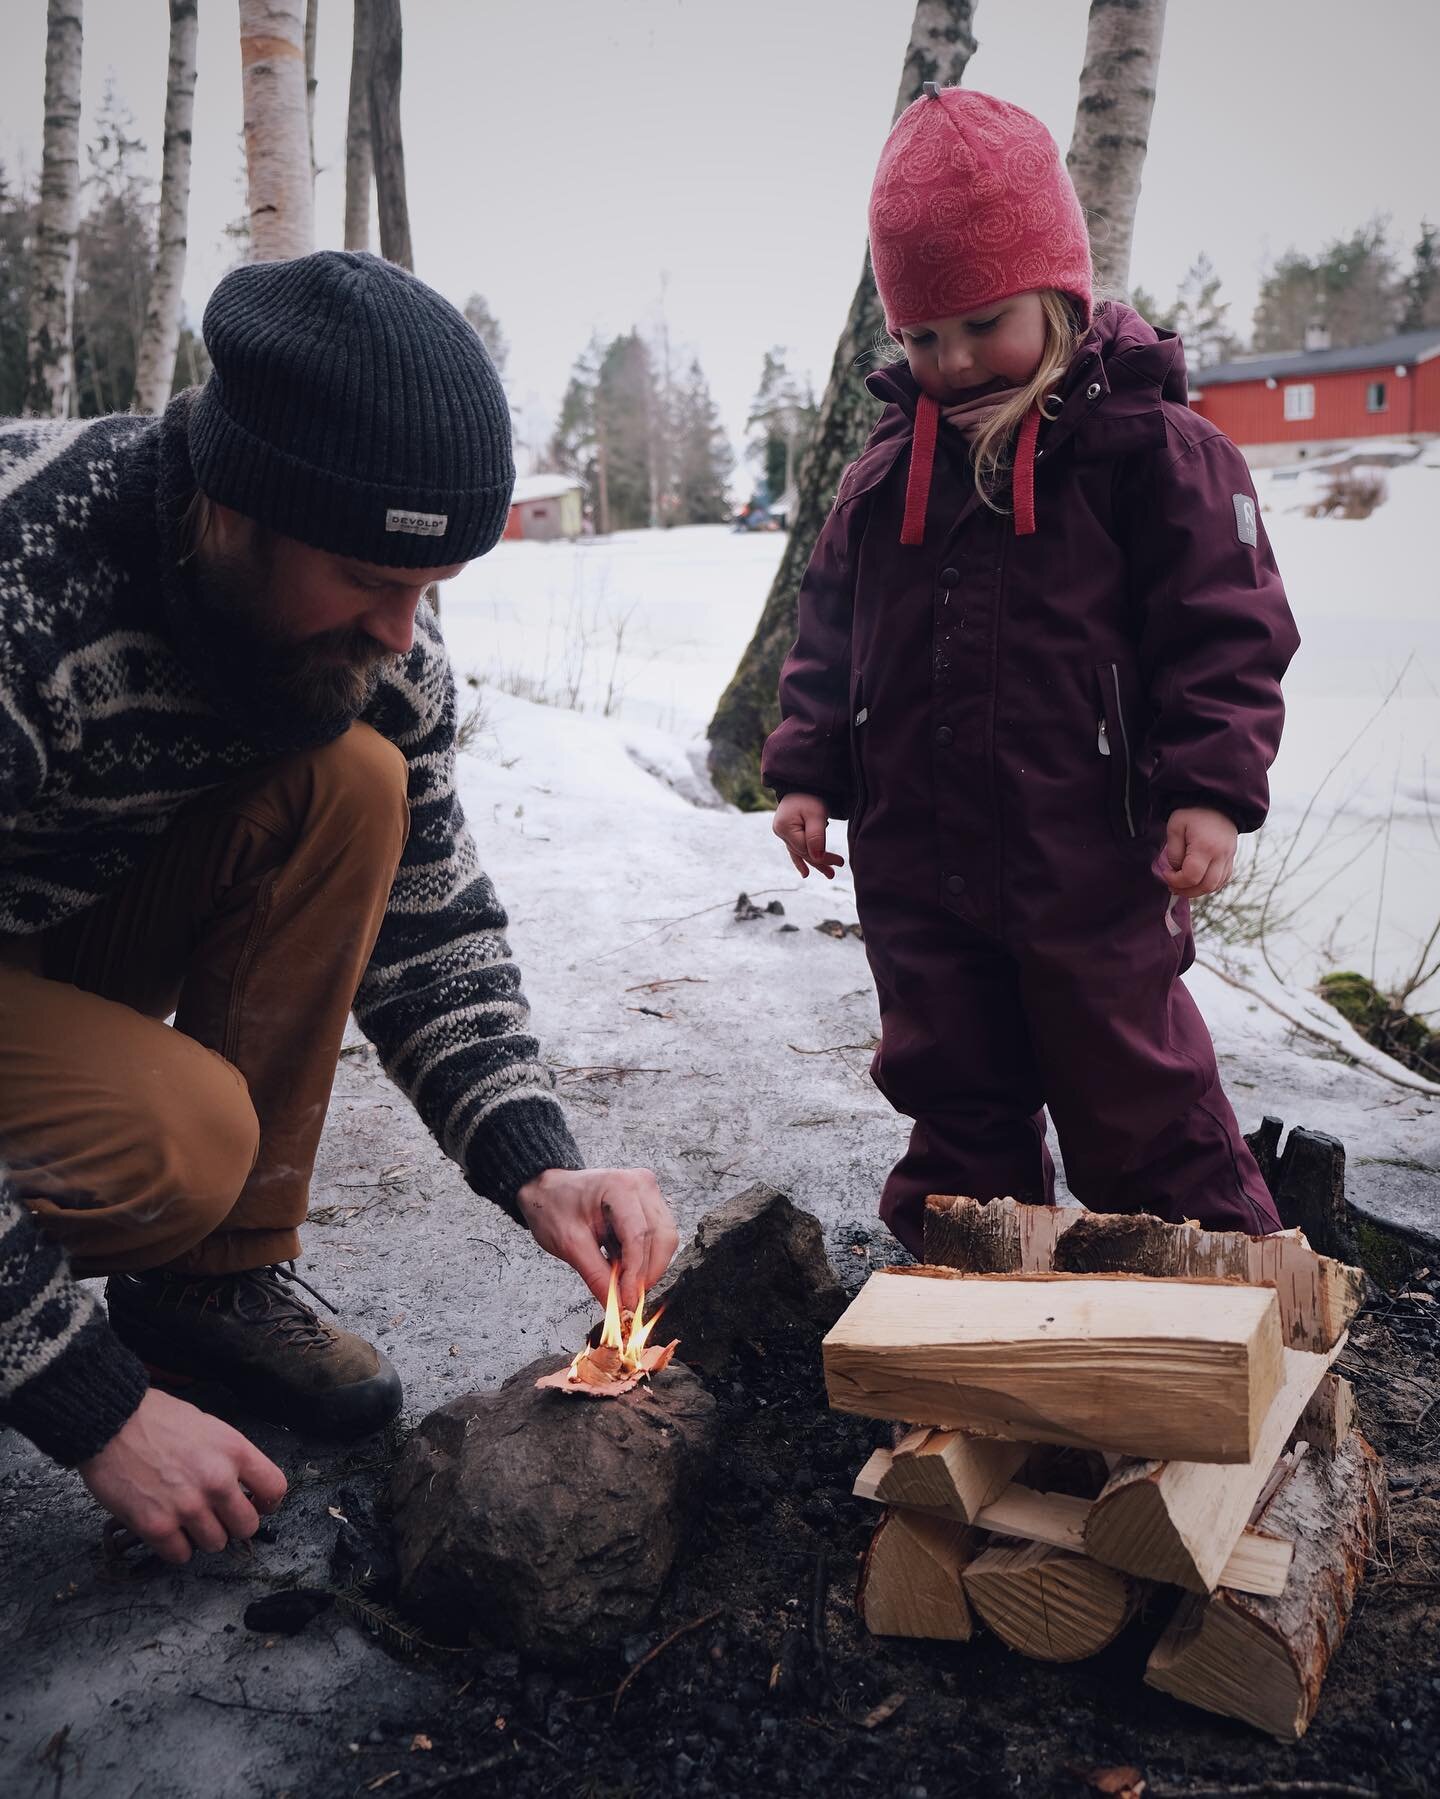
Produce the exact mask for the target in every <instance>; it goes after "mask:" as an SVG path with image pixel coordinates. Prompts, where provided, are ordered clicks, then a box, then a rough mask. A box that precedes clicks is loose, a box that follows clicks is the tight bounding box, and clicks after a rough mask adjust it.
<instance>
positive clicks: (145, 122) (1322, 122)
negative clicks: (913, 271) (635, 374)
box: [0, 0, 1440, 446]
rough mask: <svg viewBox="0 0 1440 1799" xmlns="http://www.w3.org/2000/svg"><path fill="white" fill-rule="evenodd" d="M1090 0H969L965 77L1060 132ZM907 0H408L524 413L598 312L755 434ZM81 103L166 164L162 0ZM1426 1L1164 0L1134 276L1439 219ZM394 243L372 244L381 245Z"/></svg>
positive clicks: (445, 232)
mask: <svg viewBox="0 0 1440 1799" xmlns="http://www.w3.org/2000/svg"><path fill="white" fill-rule="evenodd" d="M0 9H3V20H4V48H5V54H4V57H3V62H0V156H3V158H4V161H5V163H6V165H7V168H8V169H9V170H10V171H11V172H12V173H13V172H17V171H19V170H22V169H28V170H31V171H33V170H35V169H38V165H39V155H40V133H41V118H42V94H43V83H44V59H45V0H0ZM1087 11H1088V8H1087V4H1086V0H979V4H978V5H977V6H976V9H975V31H976V36H977V38H978V40H979V45H980V48H979V51H978V53H977V55H976V56H975V57H974V58H973V60H972V61H971V63H970V68H969V71H968V74H967V76H966V80H967V84H968V85H970V86H973V87H979V88H983V89H986V90H988V91H990V92H993V93H997V94H1000V95H1002V96H1004V97H1005V98H1006V99H1008V100H1012V101H1015V102H1017V103H1018V104H1019V105H1022V106H1025V107H1028V108H1029V109H1030V110H1031V111H1033V112H1036V113H1038V114H1039V115H1040V117H1041V118H1043V119H1044V120H1045V122H1046V123H1047V124H1048V125H1049V127H1050V129H1051V131H1052V132H1053V133H1054V134H1055V137H1056V138H1057V140H1058V141H1059V143H1060V145H1061V147H1062V149H1063V148H1064V146H1065V145H1066V144H1067V143H1068V141H1069V137H1070V128H1071V125H1072V122H1073V120H1074V113H1075V94H1076V81H1077V78H1078V75H1079V72H1080V64H1081V60H1082V55H1083V51H1084V43H1085V24H1086V16H1087ZM912 12H913V0H546V3H544V4H541V3H540V0H483V3H477V0H407V4H406V13H405V16H406V30H405V73H404V121H403V122H404V133H405V159H406V168H407V174H408V185H409V199H410V216H411V226H412V233H413V237H414V243H415V257H416V269H417V273H418V274H420V275H421V276H422V277H423V278H424V279H425V280H427V281H429V282H430V283H431V284H432V285H433V286H435V287H437V288H439V289H440V291H441V292H442V293H444V294H446V295H448V296H449V298H450V299H452V300H454V301H455V302H456V303H457V304H463V303H464V301H465V298H466V296H467V295H468V294H470V293H471V292H473V291H475V290H477V289H478V290H480V291H481V292H483V293H485V294H486V295H487V296H488V297H489V299H490V302H491V304H492V306H493V308H494V310H495V312H496V314H497V315H498V317H499V319H500V321H501V324H502V326H503V328H504V330H505V332H506V333H507V335H508V336H509V338H510V341H511V345H512V349H511V358H510V385H511V388H512V393H513V394H514V396H515V399H516V401H517V405H518V407H519V409H520V410H521V411H522V413H523V412H527V411H528V412H530V413H533V412H534V411H535V410H536V409H537V408H539V409H544V410H548V411H549V412H551V413H553V411H554V409H555V407H556V406H557V405H558V401H559V398H560V394H561V392H562V391H563V388H564V385H565V381H566V378H567V376H568V373H569V369H570V365H571V363H572V362H573V360H574V358H575V356H576V354H577V353H578V352H579V350H580V349H581V348H582V347H583V346H584V344H585V342H586V340H587V339H588V338H589V336H590V333H591V331H592V330H594V329H598V330H600V331H602V332H605V333H610V334H613V333H614V332H617V331H621V330H625V329H628V328H629V327H630V326H631V325H632V324H635V323H639V324H641V325H642V326H645V325H651V324H653V323H654V321H655V318H656V316H657V311H658V306H659V301H660V294H661V285H662V279H664V280H665V292H666V299H665V306H666V312H667V316H668V320H669V325H670V332H671V338H672V341H673V342H674V343H675V344H676V345H677V346H680V347H688V346H693V347H694V348H695V349H696V350H697V351H698V352H699V355H700V358H701V362H702V364H703V366H704V368H705V371H706V373H707V375H708V376H709V378H710V382H711V386H712V388H713V390H714V392H715V395H716V398H717V400H718V401H719V403H720V405H721V408H722V411H723V414H724V417H725V420H726V423H727V425H728V426H729V427H730V430H731V433H732V436H733V437H734V438H735V439H736V442H737V446H738V444H739V442H740V440H741V439H742V437H743V433H744V420H745V413H746V410H747V406H748V403H749V399H750V396H751V394H752V392H753V390H754V387H755V384H756V380H757V378H758V375H759V372H760V361H761V357H762V354H763V352H764V350H765V349H766V347H767V346H768V345H770V344H775V343H779V344H784V345H787V346H789V348H790V350H791V352H792V363H793V365H794V366H796V367H798V368H800V369H801V370H809V371H810V372H811V373H812V375H813V377H814V379H815V383H816V387H817V389H819V388H820V387H821V386H823V383H824V381H825V378H826V376H827V374H828V372H829V367H830V358H831V355H832V353H833V350H834V346H835V339H836V336H837V333H838V331H839V328H840V325H841V323H842V321H843V319H844V316H845V310H846V307H847V306H848V303H849V300H850V296H851V293H852V292H853V290H854V284H855V279H856V276H857V274H858V272H859V269H860V266H861V256H862V252H863V246H864V229H865V224H864V221H865V202H866V197H867V193H868V189H869V183H870V176H871V173H872V170H873V167H874V162H875V158H876V155H877V153H878V151H879V147H880V144H881V142H882V140H883V138H884V136H885V132H886V130H887V129H888V127H889V121H890V108H891V105H892V103H893V100H894V95H895V88H896V84H897V82H898V79H899V71H900V63H901V58H902V56H903V53H904V48H905V44H906V40H907V38H908V35H909V25H910V19H911V16H912ZM85 15H86V16H85V64H84V67H85V80H84V109H85V120H84V123H85V128H86V130H87V132H88V129H89V126H90V124H91V122H92V121H93V119H94V117H95V113H96V110H97V107H98V105H99V101H100V97H101V93H102V91H103V88H104V84H105V81H106V78H107V76H110V75H113V77H114V80H115V82H116V84H117V86H118V88H119V90H120V92H121V94H122V95H123V97H124V99H125V101H126V103H127V104H128V106H129V107H130V109H131V111H132V113H133V114H134V116H135V119H136V121H137V125H138V127H139V130H140V135H141V136H143V137H144V138H145V140H146V142H147V144H148V145H149V146H150V150H151V158H152V161H153V163H154V166H155V171H156V175H157V178H158V172H159V147H160V140H161V135H162V121H163V116H164V104H165V64H166V54H167V41H168V40H167V34H168V19H167V12H166V7H165V5H164V3H163V0H86V7H85ZM349 56H350V8H349V6H348V4H347V3H346V0H321V4H320V31H319V54H318V70H317V73H318V76H319V89H318V96H317V99H318V106H317V123H316V149H317V155H318V159H319V161H320V162H321V164H322V165H323V172H322V173H321V175H320V178H319V181H318V183H317V187H316V225H317V241H318V243H319V244H320V245H322V246H323V245H326V244H338V243H339V242H340V239H341V225H342V213H343V201H344V133H345V105H346V93H347V83H348V71H349ZM1437 68H1440V6H1437V5H1436V4H1434V0H1370V4H1368V5H1365V6H1359V5H1356V4H1355V3H1354V0H1170V6H1169V13H1168V18H1167V23H1166V28H1165V48H1164V55H1163V59H1162V63H1161V68H1160V81H1159V95H1158V99H1157V102H1156V107H1155V117H1154V123H1153V126H1152V130H1151V135H1150V154H1149V159H1148V161H1147V163H1146V167H1145V181H1144V188H1143V191H1142V194H1141V198H1140V207H1139V213H1138V216H1137V221H1136V234H1135V250H1134V263H1133V268H1132V279H1133V280H1134V281H1135V282H1137V283H1139V284H1140V285H1142V286H1144V287H1145V288H1147V289H1149V290H1150V291H1151V292H1152V293H1154V294H1156V295H1157V296H1159V297H1160V298H1161V299H1162V300H1168V299H1169V298H1170V297H1171V296H1172V295H1173V293H1174V291H1175V288H1176V286H1177V285H1178V283H1179V282H1180V280H1181V278H1182V277H1183V276H1184V274H1185V271H1186V269H1187V267H1188V266H1189V264H1190V263H1191V262H1192V261H1193V259H1194V257H1195V255H1196V254H1197V252H1199V251H1201V250H1205V251H1208V252H1209V254H1210V256H1211V258H1212V259H1213V260H1214V262H1215V264H1216V266H1217V268H1218V269H1219V271H1220V273H1221V275H1222V277H1223V281H1224V287H1223V290H1222V297H1224V296H1228V297H1229V298H1230V300H1231V301H1232V303H1233V304H1232V311H1231V319H1232V322H1233V323H1235V324H1236V325H1238V326H1239V328H1240V329H1241V330H1242V331H1245V330H1248V326H1249V319H1250V312H1251V309H1252V307H1253V305H1254V301H1255V295H1256V290H1257V286H1258V281H1259V276H1260V273H1261V271H1262V269H1263V268H1264V266H1265V264H1266V261H1267V259H1269V258H1273V257H1275V256H1277V255H1279V254H1280V253H1282V252H1283V251H1284V250H1285V249H1287V248H1288V247H1290V246H1292V245H1293V246H1295V247H1297V248H1299V249H1302V250H1305V251H1314V250H1316V249H1318V248H1319V247H1320V245H1321V244H1322V243H1323V242H1324V241H1325V240H1326V239H1328V238H1330V237H1332V236H1336V235H1339V234H1340V233H1342V232H1346V231H1348V230H1350V229H1351V228H1352V227H1354V226H1356V225H1358V224H1360V223H1362V222H1363V221H1364V220H1365V219H1367V218H1368V217H1369V216H1370V215H1371V214H1372V213H1375V212H1377V211H1378V212H1382V213H1387V214H1389V215H1390V217H1391V219H1392V221H1393V228H1394V237H1395V239H1396V242H1397V244H1398V245H1399V246H1400V248H1401V249H1402V250H1403V251H1404V252H1405V254H1406V256H1407V257H1408V252H1409V247H1410V245H1411V244H1412V243H1413V241H1414V239H1415V236H1416V234H1417V231H1418V227H1419V223H1420V220H1421V218H1422V216H1426V215H1428V216H1429V217H1431V218H1435V219H1440V109H1437V106H1436V101H1435V93H1434V86H1433V83H1434V77H1435V72H1436V70H1437ZM242 160H243V157H242V150H241V145H240V63H239V49H238V23H237V14H236V5H235V0H200V41H199V85H198V89H197V102H196V128H195V158H194V170H193V186H192V190H191V199H190V260H189V267H188V272H187V278H186V283H185V292H186V300H187V305H188V308H189V311H190V313H191V315H192V317H193V318H194V319H196V320H197V321H198V318H199V315H200V313H201V311H202V310H203V307H204V303H205V299H206V296H207V295H208V293H209V291H210V289H211V287H212V286H213V285H214V282H215V280H216V279H217V277H218V276H219V275H220V274H221V273H222V272H223V270H224V268H225V267H226V265H227V263H228V261H229V260H230V257H231V255H232V251H231V250H230V248H229V247H228V246H227V244H226V243H225V241H224V239H223V238H222V235H221V233H222V228H223V227H224V225H225V224H226V223H227V222H228V221H229V220H231V219H233V218H234V217H236V216H237V214H238V213H240V212H241V211H242V210H243V200H242V190H241V185H240V183H241V170H242ZM377 247H378V246H377Z"/></svg>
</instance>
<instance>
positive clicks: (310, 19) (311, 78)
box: [305, 0, 320, 186]
mask: <svg viewBox="0 0 1440 1799" xmlns="http://www.w3.org/2000/svg"><path fill="white" fill-rule="evenodd" d="M319 29H320V0H305V129H306V131H307V132H308V133H309V135H310V181H311V184H312V186H313V184H314V181H315V177H316V175H317V174H318V173H319V170H318V169H317V168H316V166H315V89H316V87H317V86H318V83H317V82H316V79H315V38H316V35H317V33H318V31H319Z"/></svg>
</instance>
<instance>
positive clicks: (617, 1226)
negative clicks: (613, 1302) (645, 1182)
mask: <svg viewBox="0 0 1440 1799" xmlns="http://www.w3.org/2000/svg"><path fill="white" fill-rule="evenodd" d="M604 1205H605V1216H606V1217H607V1218H608V1219H609V1221H610V1224H611V1227H612V1228H613V1230H614V1232H615V1236H616V1239H617V1241H618V1242H619V1244H620V1304H621V1305H622V1306H624V1307H625V1309H626V1310H627V1311H632V1312H633V1311H634V1309H635V1307H636V1306H637V1305H638V1304H639V1303H640V1289H641V1287H642V1286H645V1285H648V1282H647V1280H646V1274H647V1272H648V1270H649V1267H650V1247H651V1244H652V1242H653V1241H654V1234H655V1233H654V1229H653V1227H652V1225H651V1222H650V1219H649V1218H648V1217H647V1216H646V1214H645V1207H644V1206H643V1205H642V1204H641V1201H640V1195H639V1194H638V1193H637V1192H635V1191H634V1190H633V1189H631V1190H628V1191H627V1190H625V1189H621V1190H619V1191H616V1192H612V1193H610V1194H608V1195H607V1196H606V1199H605V1202H604Z"/></svg>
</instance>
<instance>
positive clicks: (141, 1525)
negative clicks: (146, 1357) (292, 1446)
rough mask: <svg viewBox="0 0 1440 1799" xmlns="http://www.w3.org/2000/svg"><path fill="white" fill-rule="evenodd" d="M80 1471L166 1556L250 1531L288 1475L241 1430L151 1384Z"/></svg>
mask: <svg viewBox="0 0 1440 1799" xmlns="http://www.w3.org/2000/svg"><path fill="white" fill-rule="evenodd" d="M77 1472H78V1474H79V1476H80V1478H81V1480H83V1481H84V1483H85V1485H86V1486H87V1487H88V1488H89V1489H90V1491H91V1492H92V1493H93V1494H94V1496H95V1497H96V1499H98V1500H99V1502H100V1504H101V1505H103V1506H104V1508H105V1510H106V1511H107V1512H109V1513H111V1514H112V1515H113V1516H114V1517H116V1518H118V1519H119V1520H120V1522H121V1523H122V1524H123V1525H124V1526H125V1527H126V1528H127V1529H128V1530H132V1531H134V1533H135V1535H136V1536H137V1537H139V1538H140V1539H141V1541H142V1542H144V1543H145V1544H147V1545H148V1547H149V1548H151V1549H153V1550H154V1551H155V1553H156V1555H158V1556H159V1557H160V1558H161V1560H162V1561H166V1562H188V1561H189V1560H190V1557H191V1554H192V1553H193V1551H194V1550H196V1549H208V1550H210V1551H212V1552H213V1551H215V1550H218V1549H223V1548H224V1547H225V1545H226V1543H227V1542H228V1541H229V1539H230V1538H231V1537H236V1538H240V1539H243V1538H245V1537H253V1536H254V1534H255V1532H256V1531H257V1530H258V1529H259V1527H260V1519H261V1517H262V1516H264V1515H267V1514H269V1513H270V1512H273V1511H274V1510H275V1508H276V1507H277V1506H278V1505H279V1503H280V1501H281V1500H282V1499H283V1498H284V1497H285V1476H284V1475H283V1474H282V1473H281V1472H280V1470H279V1469H278V1468H277V1467H276V1466H275V1464H274V1462H272V1461H271V1460H270V1458H269V1457H268V1456H264V1455H262V1454H261V1453H260V1451H259V1450H258V1449H257V1448H256V1447H255V1445H254V1444H253V1443H251V1442H249V1441H248V1440H247V1439H246V1438H244V1437H242V1436H241V1435H240V1433H239V1431H238V1430H232V1429H231V1428H230V1426H229V1425H228V1424H225V1423H222V1421H221V1420H220V1419H219V1418H212V1417H210V1416H209V1415H208V1414H207V1413H205V1412H202V1411H199V1410H197V1409H196V1407H194V1406H193V1405H187V1404H186V1402H185V1401H184V1400H183V1399H174V1398H172V1397H171V1395H170V1394H168V1393H162V1392H160V1391H159V1390H158V1388H155V1387H152V1388H151V1389H150V1391H149V1392H148V1393H147V1394H146V1395H145V1397H144V1398H143V1399H142V1400H141V1401H140V1404H139V1405H138V1407H137V1408H136V1409H135V1411H134V1412H132V1413H131V1415H130V1416H129V1418H127V1419H126V1421H125V1423H124V1424H122V1425H121V1427H120V1429H119V1430H118V1431H117V1432H116V1434H115V1435H114V1436H113V1437H112V1438H111V1439H110V1441H109V1442H108V1443H107V1444H106V1445H105V1447H104V1448H103V1449H102V1450H101V1451H100V1453H99V1454H98V1455H92V1456H91V1457H90V1459H89V1461H88V1462H81V1464H80V1466H79V1468H78V1470H77ZM247 1488H248V1490H249V1491H248V1493H247V1491H246V1489H247Z"/></svg>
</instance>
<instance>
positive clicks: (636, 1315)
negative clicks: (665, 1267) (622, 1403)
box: [542, 1263, 675, 1390]
mask: <svg viewBox="0 0 1440 1799" xmlns="http://www.w3.org/2000/svg"><path fill="white" fill-rule="evenodd" d="M664 1312H665V1308H664V1306H661V1308H660V1310H659V1311H658V1312H656V1313H654V1314H653V1316H651V1317H649V1318H647V1317H646V1316H645V1293H644V1290H643V1288H642V1290H641V1293H640V1303H639V1304H638V1305H637V1306H636V1308H635V1310H634V1311H633V1312H626V1311H622V1310H621V1308H620V1266H619V1264H618V1263H616V1264H615V1266H614V1267H612V1268H611V1270H610V1291H609V1293H608V1294H607V1295H606V1299H605V1323H604V1325H603V1326H602V1327H601V1331H600V1341H599V1342H598V1343H597V1344H596V1345H595V1347H594V1348H593V1349H592V1348H590V1347H589V1346H588V1345H587V1346H586V1347H585V1348H584V1349H582V1350H581V1351H580V1353H579V1355H577V1356H576V1357H575V1359H574V1361H573V1362H571V1364H570V1367H569V1370H568V1372H567V1375H566V1377H564V1378H566V1379H568V1381H569V1382H570V1383H579V1384H582V1385H584V1386H586V1387H588V1388H590V1389H592V1390H593V1389H595V1388H601V1387H605V1386H609V1385H616V1384H622V1383H623V1385H625V1386H627V1387H628V1386H632V1385H633V1384H634V1383H635V1381H637V1380H638V1379H639V1378H640V1377H641V1376H642V1375H647V1374H655V1373H658V1372H659V1370H660V1369H661V1368H664V1367H665V1366H667V1364H668V1363H669V1361H670V1358H671V1356H672V1355H673V1354H674V1352H675V1344H673V1343H671V1344H669V1345H668V1346H667V1347H666V1348H664V1349H649V1348H647V1345H648V1343H649V1341H650V1333H651V1332H652V1331H653V1330H654V1329H655V1326H656V1325H657V1324H658V1323H659V1322H660V1320H661V1318H662V1317H663V1316H664ZM546 1378H547V1379H552V1378H554V1379H558V1378H561V1377H546ZM542 1384H543V1383H542Z"/></svg>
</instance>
